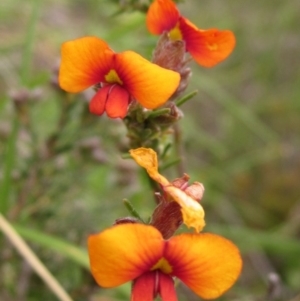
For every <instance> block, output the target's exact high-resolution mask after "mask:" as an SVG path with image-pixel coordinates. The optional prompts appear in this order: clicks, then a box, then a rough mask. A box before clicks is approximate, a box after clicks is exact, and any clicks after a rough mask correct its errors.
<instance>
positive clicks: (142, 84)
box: [115, 51, 180, 109]
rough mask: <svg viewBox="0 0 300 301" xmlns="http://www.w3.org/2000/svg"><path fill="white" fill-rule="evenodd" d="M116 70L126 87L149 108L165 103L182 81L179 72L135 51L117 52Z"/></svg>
mask: <svg viewBox="0 0 300 301" xmlns="http://www.w3.org/2000/svg"><path fill="white" fill-rule="evenodd" d="M115 70H116V71H117V73H118V75H119V76H120V79H121V80H122V82H123V85H124V88H126V89H127V91H128V92H129V93H130V94H131V95H132V96H133V97H134V98H135V99H136V100H137V101H138V102H139V103H140V104H141V105H142V106H143V107H145V108H147V109H155V108H157V107H159V106H161V105H163V104H164V103H165V102H166V101H167V100H168V99H169V98H170V97H171V96H172V94H173V93H174V92H175V91H176V89H177V88H178V85H179V82H180V75H179V73H177V72H175V71H172V70H168V69H165V68H162V67H160V66H158V65H156V64H153V63H150V62H149V61H147V60H146V59H144V58H143V57H141V56H140V55H139V54H137V53H135V52H133V51H125V52H122V53H118V54H116V56H115Z"/></svg>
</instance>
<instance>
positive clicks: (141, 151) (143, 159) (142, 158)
mask: <svg viewBox="0 0 300 301" xmlns="http://www.w3.org/2000/svg"><path fill="white" fill-rule="evenodd" d="M129 153H130V155H131V156H132V157H133V159H134V160H135V162H136V163H137V164H138V165H140V166H141V167H143V168H145V169H146V170H147V173H148V174H149V176H150V177H151V178H152V179H153V180H154V181H156V182H157V183H159V184H161V185H169V184H170V183H169V181H168V180H167V179H166V178H165V177H163V176H162V175H161V174H159V172H158V161H157V154H156V152H155V151H154V150H153V149H151V148H145V147H140V148H136V149H131V150H130V151H129Z"/></svg>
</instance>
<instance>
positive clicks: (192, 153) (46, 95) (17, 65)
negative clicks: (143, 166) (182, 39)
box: [0, 0, 300, 301]
mask: <svg viewBox="0 0 300 301" xmlns="http://www.w3.org/2000/svg"><path fill="white" fill-rule="evenodd" d="M130 3H133V6H132V5H130ZM120 4H122V5H123V4H125V6H126V5H128V6H127V7H126V9H125V12H122V11H123V9H124V6H122V5H120ZM148 4H149V3H148V1H109V0H99V1H93V0H72V1H71V0H64V1H63V0H52V1H50V0H45V1H38V0H32V1H20V0H9V1H8V0H5V1H4V2H3V1H2V3H1V4H0V7H1V9H0V19H1V25H0V26H1V30H0V39H1V45H0V55H1V56H0V91H1V93H0V138H1V139H0V156H1V157H0V158H1V160H0V181H1V184H0V199H1V201H0V209H1V212H3V213H4V215H5V216H6V217H7V218H8V219H9V220H10V222H11V223H12V224H14V225H16V229H18V230H19V231H20V233H21V235H23V236H24V238H25V239H26V240H27V241H28V242H29V243H30V245H31V247H32V248H33V250H34V251H35V253H36V254H37V255H38V256H39V257H40V258H41V259H42V261H43V262H44V263H45V265H46V266H47V267H48V268H49V270H50V271H51V272H52V273H53V274H54V275H55V277H56V278H57V279H58V281H59V282H60V283H61V284H62V285H63V286H64V287H65V288H66V290H67V291H68V292H69V293H70V295H71V296H72V297H73V298H74V300H104V299H106V300H128V299H129V290H130V287H129V285H126V286H122V287H120V288H118V289H115V290H103V289H100V288H99V287H98V286H97V285H96V284H95V282H94V280H93V279H92V277H91V275H90V273H89V271H88V269H87V268H86V264H85V262H86V261H85V260H86V257H84V252H83V253H82V249H86V238H87V236H88V235H89V233H92V232H97V231H100V230H102V229H104V228H105V227H108V226H110V225H111V224H112V223H113V222H114V220H115V218H116V217H123V216H126V215H127V214H128V213H127V211H126V208H125V207H124V206H123V205H122V199H123V198H127V199H129V200H130V201H131V202H132V203H133V204H134V206H135V207H136V209H137V210H138V211H139V213H140V214H141V215H142V217H143V218H144V219H145V220H147V218H148V216H149V215H150V213H151V211H152V209H153V208H154V207H155V204H154V202H153V198H152V191H151V188H150V187H149V185H148V183H147V181H146V179H145V177H144V174H143V173H142V171H140V169H139V168H138V167H137V166H136V165H135V164H134V163H133V161H132V160H125V159H122V158H121V156H120V154H122V153H124V152H126V151H127V144H126V142H127V140H126V131H125V128H124V126H123V124H122V122H120V121H118V120H117V121H114V120H109V119H107V118H106V117H105V116H103V117H101V118H99V117H96V116H92V115H90V114H89V112H88V110H87V101H88V100H89V99H90V96H91V95H92V91H86V93H83V94H80V95H68V94H66V93H64V92H62V91H61V90H60V89H59V88H58V86H57V68H58V64H59V56H60V54H59V51H60V45H61V43H63V42H64V41H66V40H70V39H74V38H77V37H80V36H84V35H96V36H98V37H101V38H103V39H105V40H106V41H107V42H108V43H109V44H110V45H111V46H112V47H113V48H114V49H115V50H116V51H122V50H127V49H132V50H134V51H137V52H139V53H141V54H142V55H144V56H145V57H147V58H148V59H151V53H152V50H153V48H154V47H155V43H156V41H157V37H153V36H150V34H149V33H148V32H147V30H146V27H145V22H144V21H145V20H144V14H143V13H142V12H141V11H143V10H144V9H145V7H146V6H147V5H148ZM180 9H181V11H182V13H183V14H184V15H186V16H188V17H189V19H190V20H192V21H194V23H196V24H197V26H199V27H200V28H201V27H202V28H211V27H216V28H220V29H231V30H232V31H234V32H235V34H236V38H237V46H236V49H235V51H234V52H233V54H232V55H231V56H230V58H229V59H228V60H226V61H225V62H224V63H222V64H220V65H219V66H217V67H215V68H213V69H204V68H200V67H199V66H198V65H196V64H192V69H193V76H192V78H191V83H190V91H191V90H194V89H198V90H199V93H198V95H197V96H196V97H194V98H193V99H192V100H190V101H189V102H187V103H186V104H184V105H183V106H182V107H181V109H182V110H183V112H184V118H183V119H182V121H180V122H179V126H180V128H181V133H182V137H181V139H182V149H183V153H184V158H183V161H184V162H183V163H184V166H185V171H186V172H187V173H188V174H189V175H190V176H191V178H192V180H194V181H201V182H202V183H203V184H204V185H205V188H206V191H205V195H204V198H203V200H202V205H203V207H204V209H205V210H206V221H207V227H206V229H205V230H206V231H212V232H215V233H219V234H221V235H224V236H226V237H228V238H231V239H232V240H233V241H234V242H235V243H236V244H237V245H238V246H239V248H240V249H241V251H242V254H243V257H244V269H243V273H242V276H241V278H240V280H239V281H238V283H237V284H236V285H235V286H234V287H233V288H232V289H231V290H230V291H229V292H228V293H227V294H225V295H224V296H223V297H222V298H220V299H219V300H245V301H246V300H247V301H248V300H249V301H252V300H266V299H267V298H268V300H292V297H293V296H295V295H297V294H299V293H300V291H299V283H300V261H299V254H300V243H299V236H300V222H299V221H300V202H299V199H300V190H299V178H300V152H299V148H300V138H299V137H300V136H299V132H300V117H299V116H300V76H299V66H300V58H299V49H300V40H299V26H300V19H299V11H300V2H299V1H298V0H290V1H279V0H273V1H269V2H268V1H263V2H262V1H258V0H254V1H248V2H245V1H237V0H227V1H221V0H210V1H199V0H188V1H186V2H185V3H184V4H180ZM120 12H121V13H120ZM172 156H174V154H173V153H171V154H170V160H171V159H172ZM164 172H165V173H169V175H168V176H169V178H172V177H174V178H175V177H177V176H178V174H176V169H172V168H169V169H167V170H166V171H164ZM43 235H50V237H51V239H53V241H52V240H50V241H51V242H53V243H49V241H47V240H45V239H42V238H41V237H43ZM62 242H64V243H66V244H67V245H69V246H70V247H72V248H73V247H74V248H75V249H76V250H77V251H78V253H77V251H75V253H76V254H77V255H78V254H83V255H82V256H83V258H82V260H79V259H78V257H76V256H77V255H74V254H73V256H71V255H70V253H68V252H69V251H70V250H69V249H68V247H67V245H65V244H60V243H62ZM0 243H1V250H0V273H1V277H0V300H21V301H22V300H32V301H35V300H45V301H47V300H54V296H53V295H52V293H51V291H50V290H49V289H48V288H47V287H46V286H45V285H44V284H43V283H42V282H41V280H40V279H39V278H38V277H37V276H36V275H35V274H34V273H33V271H32V270H31V268H30V267H29V266H28V265H27V264H26V263H25V262H24V261H23V260H22V259H21V258H20V257H19V255H18V254H17V252H16V251H15V250H14V248H13V247H12V246H11V245H10V243H8V241H7V240H6V239H5V238H4V237H3V236H0ZM79 256H81V255H79ZM274 273H276V275H277V276H278V277H279V278H280V280H278V281H277V282H276V281H273V282H272V283H273V286H272V285H271V284H270V283H268V281H269V280H268V279H269V278H270V275H273V276H271V279H274ZM272 277H273V278H272ZM275 278H276V277H275ZM275 280H276V279H275ZM274 283H275V284H274ZM180 291H181V293H180V300H189V301H193V300H198V298H196V297H195V296H193V295H192V294H191V293H190V292H187V291H186V290H185V288H184V287H183V286H181V290H180ZM268 291H269V292H268ZM270 291H271V293H270Z"/></svg>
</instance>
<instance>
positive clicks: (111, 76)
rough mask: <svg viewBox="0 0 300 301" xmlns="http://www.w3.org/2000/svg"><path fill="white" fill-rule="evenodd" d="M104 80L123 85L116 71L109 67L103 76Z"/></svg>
mask: <svg viewBox="0 0 300 301" xmlns="http://www.w3.org/2000/svg"><path fill="white" fill-rule="evenodd" d="M104 78H105V80H106V82H107V83H109V84H113V83H118V84H119V85H123V82H122V81H121V79H120V77H119V75H118V73H117V72H116V70H114V69H111V70H110V71H109V72H108V73H107V74H106V75H105V76H104Z"/></svg>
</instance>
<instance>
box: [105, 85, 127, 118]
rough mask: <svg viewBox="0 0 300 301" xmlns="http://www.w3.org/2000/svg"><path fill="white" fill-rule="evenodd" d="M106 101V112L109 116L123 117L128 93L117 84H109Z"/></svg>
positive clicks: (125, 112) (125, 111)
mask: <svg viewBox="0 0 300 301" xmlns="http://www.w3.org/2000/svg"><path fill="white" fill-rule="evenodd" d="M110 87H111V89H110V90H109V92H108V99H107V102H106V108H105V109H106V113H107V116H108V117H110V118H124V117H125V116H126V114H127V108H128V104H129V98H130V97H129V93H128V92H127V91H126V90H125V89H123V88H122V87H121V86H119V85H112V86H110Z"/></svg>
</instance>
